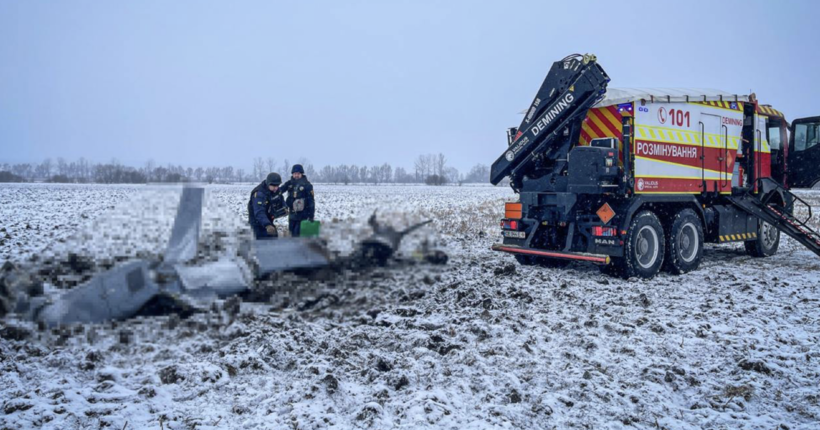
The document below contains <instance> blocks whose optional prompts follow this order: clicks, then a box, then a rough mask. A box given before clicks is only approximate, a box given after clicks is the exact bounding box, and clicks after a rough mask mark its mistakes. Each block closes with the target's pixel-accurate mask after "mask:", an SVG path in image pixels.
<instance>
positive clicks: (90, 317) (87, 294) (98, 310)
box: [38, 260, 161, 327]
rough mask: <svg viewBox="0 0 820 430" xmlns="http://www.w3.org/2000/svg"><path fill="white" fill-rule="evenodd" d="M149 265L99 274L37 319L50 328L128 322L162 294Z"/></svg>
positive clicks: (136, 264)
mask: <svg viewBox="0 0 820 430" xmlns="http://www.w3.org/2000/svg"><path fill="white" fill-rule="evenodd" d="M160 291H161V290H160V287H159V286H158V285H157V284H156V283H154V282H153V281H152V280H151V277H150V273H149V263H148V262H147V261H144V260H135V261H130V262H127V263H123V264H121V265H119V266H117V267H114V268H113V269H111V270H108V271H106V272H103V273H100V274H99V275H97V276H95V277H94V278H92V279H91V280H90V281H88V282H86V283H85V284H82V285H79V286H77V287H75V288H73V289H71V290H69V291H66V292H65V293H63V294H62V295H61V296H60V297H59V298H58V299H57V300H56V301H55V302H54V303H52V304H49V305H47V306H45V307H44V308H43V309H42V310H41V311H40V312H39V314H38V319H39V320H41V321H43V322H44V323H46V325H48V326H49V327H54V326H58V325H66V324H75V323H99V322H104V321H110V320H117V319H124V318H129V317H131V316H133V315H135V314H136V313H137V312H139V310H140V308H142V307H143V306H144V305H145V304H146V303H148V302H149V301H150V300H151V299H152V298H154V297H155V296H156V295H157V294H159V293H160Z"/></svg>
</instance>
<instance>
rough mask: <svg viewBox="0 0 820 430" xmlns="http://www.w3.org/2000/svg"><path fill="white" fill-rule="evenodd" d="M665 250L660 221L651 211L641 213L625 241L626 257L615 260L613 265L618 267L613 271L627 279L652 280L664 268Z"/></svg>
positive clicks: (635, 219)
mask: <svg viewBox="0 0 820 430" xmlns="http://www.w3.org/2000/svg"><path fill="white" fill-rule="evenodd" d="M665 248H666V243H665V240H664V234H663V226H662V225H661V222H660V220H658V217H657V216H656V215H655V214H654V213H652V212H650V211H641V212H640V213H638V214H637V215H635V217H634V218H632V222H631V223H630V224H629V230H627V233H626V240H625V241H624V256H623V257H621V258H614V259H613V262H612V264H614V265H615V266H616V267H614V268H613V269H612V270H615V271H616V272H618V273H619V274H620V275H621V276H622V277H623V278H626V279H629V278H631V277H633V276H634V277H638V278H644V279H649V278H652V277H654V276H655V275H657V274H658V272H659V271H660V270H661V266H663V257H664V251H665Z"/></svg>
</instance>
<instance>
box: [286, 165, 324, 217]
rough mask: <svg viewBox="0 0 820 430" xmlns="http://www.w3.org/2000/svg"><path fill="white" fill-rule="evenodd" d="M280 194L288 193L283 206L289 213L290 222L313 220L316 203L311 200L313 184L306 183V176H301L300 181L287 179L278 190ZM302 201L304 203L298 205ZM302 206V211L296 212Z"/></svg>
mask: <svg viewBox="0 0 820 430" xmlns="http://www.w3.org/2000/svg"><path fill="white" fill-rule="evenodd" d="M280 190H282V193H288V198H287V200H286V201H285V204H286V205H287V207H288V210H289V211H290V219H292V220H300V221H301V220H306V219H313V217H314V215H315V212H316V202H315V200H314V198H313V184H311V183H310V181H308V179H307V176H304V175H303V176H302V179H299V180H296V179H293V178H291V179H289V180H288V181H287V182H285V183H284V184H282V187H281V188H280ZM299 200H303V201H304V203H303V204H302V203H299ZM302 205H304V208H303V209H302V210H297V209H299V207H301V206H302Z"/></svg>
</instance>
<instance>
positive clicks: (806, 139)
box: [794, 122, 820, 152]
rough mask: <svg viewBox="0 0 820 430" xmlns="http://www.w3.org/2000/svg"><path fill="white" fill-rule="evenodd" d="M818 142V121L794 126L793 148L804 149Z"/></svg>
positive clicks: (819, 129)
mask: <svg viewBox="0 0 820 430" xmlns="http://www.w3.org/2000/svg"><path fill="white" fill-rule="evenodd" d="M818 144H820V123H818V122H810V123H803V124H797V125H795V127H794V150H795V152H798V151H805V150H806V149H809V148H811V147H813V146H816V145H818Z"/></svg>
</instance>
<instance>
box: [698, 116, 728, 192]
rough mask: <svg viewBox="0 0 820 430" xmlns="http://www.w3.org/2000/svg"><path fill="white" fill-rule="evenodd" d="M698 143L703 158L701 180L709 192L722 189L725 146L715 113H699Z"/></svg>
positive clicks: (718, 119)
mask: <svg viewBox="0 0 820 430" xmlns="http://www.w3.org/2000/svg"><path fill="white" fill-rule="evenodd" d="M699 125H700V127H701V129H700V143H701V151H702V154H703V155H702V157H703V158H702V159H703V182H704V184H706V190H705V191H709V192H714V191H719V190H721V189H722V186H721V182H722V180H723V179H724V178H725V177H726V174H727V173H726V161H725V160H726V155H727V154H726V152H727V151H726V148H725V146H724V142H723V136H722V133H721V127H720V117H719V116H717V115H710V114H705V113H701V114H700V124H699Z"/></svg>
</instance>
